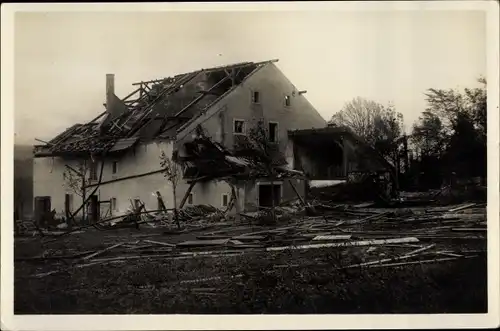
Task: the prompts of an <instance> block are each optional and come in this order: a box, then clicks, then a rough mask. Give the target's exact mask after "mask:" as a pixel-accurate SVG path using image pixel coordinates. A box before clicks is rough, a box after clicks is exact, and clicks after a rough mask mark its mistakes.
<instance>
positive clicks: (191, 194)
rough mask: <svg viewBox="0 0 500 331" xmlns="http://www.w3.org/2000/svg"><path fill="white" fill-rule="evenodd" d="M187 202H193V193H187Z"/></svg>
mask: <svg viewBox="0 0 500 331" xmlns="http://www.w3.org/2000/svg"><path fill="white" fill-rule="evenodd" d="M187 203H188V205H192V204H193V193H189V196H188V200H187Z"/></svg>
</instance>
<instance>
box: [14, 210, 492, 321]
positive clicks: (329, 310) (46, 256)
mask: <svg viewBox="0 0 500 331" xmlns="http://www.w3.org/2000/svg"><path fill="white" fill-rule="evenodd" d="M332 220H337V221H338V217H336V216H335V215H331V216H330V217H329V218H328V219H327V218H325V221H322V222H326V223H328V224H330V223H331V222H327V221H332ZM298 222H299V223H300V222H306V221H304V220H299V221H298ZM307 222H312V221H311V220H309V221H307ZM311 224H313V223H311ZM381 224H385V225H384V226H382V225H380V226H379V227H376V226H374V225H370V229H369V230H368V229H367V228H368V226H362V227H361V228H362V230H359V232H363V234H362V238H360V239H362V240H364V239H376V238H378V237H387V236H389V235H392V236H393V237H407V236H408V235H409V234H411V233H414V235H415V236H416V237H418V236H420V242H419V243H418V244H419V245H420V246H418V245H414V246H412V245H411V244H401V245H380V246H370V245H369V246H364V247H324V248H314V249H285V250H279V251H267V250H265V249H264V250H263V249H259V248H257V247H258V245H256V246H255V247H256V248H255V249H254V248H251V247H247V248H245V249H241V248H239V249H238V248H236V247H218V246H214V248H210V247H209V248H207V247H201V248H193V247H175V248H172V247H168V246H165V247H164V246H159V245H156V246H153V247H148V246H147V245H143V246H141V247H139V246H133V245H138V244H137V242H138V241H143V240H152V241H156V242H160V243H168V244H169V245H171V246H172V245H175V244H177V243H180V242H183V241H186V240H195V239H196V238H197V237H199V236H200V235H212V236H213V235H214V232H216V231H215V230H216V229H218V228H215V229H214V228H205V229H200V230H195V229H193V230H191V231H187V232H185V233H180V234H167V233H165V231H164V229H161V228H141V229H140V230H137V229H112V230H107V231H97V230H95V229H90V230H87V231H85V232H82V233H77V234H71V235H66V236H62V237H59V239H58V240H56V241H53V242H51V243H45V244H43V243H42V241H43V240H41V238H40V237H18V238H16V240H15V250H14V252H15V259H16V261H15V268H14V272H15V285H14V297H15V299H14V309H15V313H16V314H131V313H137V314H170V313H190V314H205V313H206V314H209V313H225V314H231V313H250V314H261V313H294V314H300V313H304V314H307V313H321V314H323V313H324V314H336V313H339V314H340V313H342V314H349V313H485V312H487V281H486V278H487V272H486V269H487V268H486V265H487V263H486V253H485V247H486V240H485V239H480V240H478V239H477V238H472V237H470V236H468V237H456V238H452V237H450V235H449V234H440V235H433V236H429V235H427V236H425V235H424V233H423V230H421V229H420V230H418V231H416V230H415V229H405V228H404V226H399V227H398V228H393V227H388V226H387V224H386V223H381ZM315 226H317V227H318V226H319V227H321V226H322V227H323V229H325V228H326V225H315ZM278 227H283V225H279V226H278V225H276V226H274V227H273V226H271V227H262V226H254V227H252V226H248V225H247V226H241V227H240V228H241V229H238V226H231V228H232V229H233V231H232V232H231V236H233V237H234V236H238V235H240V234H242V233H248V232H253V231H263V229H264V230H270V229H271V230H272V229H273V228H278ZM438 228H443V225H442V224H440V226H439V225H436V224H434V225H432V227H428V228H427V230H426V232H425V233H429V231H431V230H429V229H438ZM329 229H330V230H331V228H329ZM377 229H378V230H380V229H383V230H380V231H378V230H377ZM339 231H340V232H339V233H345V232H346V231H348V232H349V233H351V234H353V235H354V234H356V233H357V232H356V231H355V230H354V228H353V227H350V228H349V229H348V230H339ZM436 231H437V230H434V233H436ZM379 232H380V234H378V233H379ZM313 233H316V232H313ZM382 233H383V235H382ZM449 233H451V232H449ZM283 238H284V239H283ZM290 238H292V239H290ZM293 238H299V236H298V235H295V236H293V235H291V234H289V232H288V233H287V237H282V238H281V239H279V238H272V239H271V240H272V241H273V243H274V246H276V245H278V244H279V245H289V244H290V243H292V242H293V241H294V240H298V239H293ZM360 239H357V238H351V240H360ZM280 240H281V241H280ZM301 240H302V239H301ZM119 243H133V244H123V245H122V246H121V247H116V248H114V249H112V250H110V251H109V252H105V253H102V254H100V255H99V256H98V257H95V258H94V259H93V260H92V259H87V260H86V259H85V256H88V255H89V254H91V253H92V252H96V251H99V250H101V249H104V248H106V247H110V246H111V245H116V244H119ZM464 243H466V244H467V245H466V246H464V245H465V244H464ZM300 244H301V245H302V243H300ZM428 245H433V246H435V247H434V249H437V248H439V249H440V250H441V252H444V254H448V256H454V254H455V255H457V252H459V253H460V252H461V253H460V254H461V255H460V256H462V257H463V255H464V253H463V252H465V251H467V252H474V254H473V255H471V254H468V255H467V256H466V258H459V259H453V258H449V260H446V259H443V261H440V262H438V261H435V262H434V263H425V264H424V263H413V264H404V263H403V264H401V265H381V266H380V267H363V266H361V267H357V268H351V267H349V268H347V266H352V265H353V264H354V265H355V264H360V263H365V262H367V261H373V260H377V259H380V258H384V257H393V256H401V255H402V254H407V253H408V251H409V250H414V249H415V247H417V246H418V247H424V246H428ZM250 246H251V245H250ZM418 247H417V248H418ZM429 247H430V246H429ZM211 249H213V250H215V251H216V252H215V253H214V254H204V255H195V254H193V253H194V252H200V251H205V252H206V251H210V250H211ZM446 252H448V253H446ZM77 253H81V257H78V258H76V257H75V256H74V255H75V254H77ZM173 253H175V254H173ZM69 255H73V256H71V257H68V258H66V259H64V258H60V257H61V256H63V257H64V256H69ZM457 256H458V255H457ZM34 257H37V258H34ZM56 257H58V258H56ZM434 258H436V257H434ZM106 259H107V260H106ZM418 259H420V260H422V258H421V257H418ZM93 261H97V262H93Z"/></svg>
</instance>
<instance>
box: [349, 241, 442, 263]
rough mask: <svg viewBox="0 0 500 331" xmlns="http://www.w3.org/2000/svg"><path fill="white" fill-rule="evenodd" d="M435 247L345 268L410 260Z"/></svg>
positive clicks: (427, 247)
mask: <svg viewBox="0 0 500 331" xmlns="http://www.w3.org/2000/svg"><path fill="white" fill-rule="evenodd" d="M435 246H436V245H435V244H432V245H429V246H426V247H422V248H419V249H416V250H414V251H411V252H409V253H407V254H405V255H403V256H397V257H393V258H387V259H382V260H377V261H370V262H365V263H360V264H354V265H350V266H347V267H345V268H354V267H364V266H370V265H373V264H381V263H385V262H391V261H397V260H405V259H411V258H412V257H416V256H418V254H419V253H421V252H423V251H426V250H429V249H431V248H433V247H435Z"/></svg>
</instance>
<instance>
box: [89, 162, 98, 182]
mask: <svg viewBox="0 0 500 331" xmlns="http://www.w3.org/2000/svg"><path fill="white" fill-rule="evenodd" d="M90 179H91V180H97V162H92V161H90Z"/></svg>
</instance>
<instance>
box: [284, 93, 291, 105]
mask: <svg viewBox="0 0 500 331" xmlns="http://www.w3.org/2000/svg"><path fill="white" fill-rule="evenodd" d="M291 103H292V99H291V98H290V96H289V95H285V107H290V105H291Z"/></svg>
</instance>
